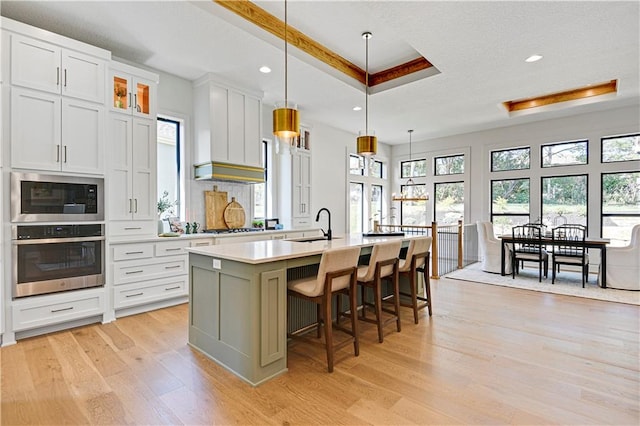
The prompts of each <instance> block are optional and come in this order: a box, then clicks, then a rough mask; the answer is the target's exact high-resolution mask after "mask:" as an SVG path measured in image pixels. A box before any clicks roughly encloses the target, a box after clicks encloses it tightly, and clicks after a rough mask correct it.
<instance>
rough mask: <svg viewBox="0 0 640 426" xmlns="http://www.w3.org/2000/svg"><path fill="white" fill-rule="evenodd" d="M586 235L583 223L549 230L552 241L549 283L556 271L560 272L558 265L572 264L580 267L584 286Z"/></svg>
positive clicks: (587, 263) (585, 274) (552, 282)
mask: <svg viewBox="0 0 640 426" xmlns="http://www.w3.org/2000/svg"><path fill="white" fill-rule="evenodd" d="M586 236H587V227H586V226H584V225H576V224H567V225H561V226H558V227H556V228H553V230H552V231H551V240H552V243H553V261H552V264H551V268H552V269H553V270H552V271H551V284H555V282H556V272H560V265H573V266H579V267H580V268H581V275H582V287H583V288H584V285H585V282H586V281H588V274H589V253H588V252H587V248H586V247H585V246H584V240H585V238H586Z"/></svg>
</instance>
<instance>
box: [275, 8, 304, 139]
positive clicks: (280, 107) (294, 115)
mask: <svg viewBox="0 0 640 426" xmlns="http://www.w3.org/2000/svg"><path fill="white" fill-rule="evenodd" d="M287 29H288V25H287V0H284V102H276V109H274V110H273V134H274V136H275V137H276V138H277V139H278V141H280V142H284V143H287V144H289V145H291V146H295V144H296V138H297V137H298V136H299V135H300V114H299V112H298V109H297V105H296V104H295V103H292V102H289V99H288V92H287V77H288V75H287V65H288V56H289V55H288V50H287V46H288V43H287Z"/></svg>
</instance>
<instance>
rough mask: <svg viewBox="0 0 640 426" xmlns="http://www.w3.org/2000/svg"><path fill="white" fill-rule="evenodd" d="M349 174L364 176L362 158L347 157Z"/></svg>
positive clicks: (357, 156) (355, 156)
mask: <svg viewBox="0 0 640 426" xmlns="http://www.w3.org/2000/svg"><path fill="white" fill-rule="evenodd" d="M349 173H350V174H352V175H360V176H364V158H363V157H361V156H359V155H353V154H351V155H350V156H349Z"/></svg>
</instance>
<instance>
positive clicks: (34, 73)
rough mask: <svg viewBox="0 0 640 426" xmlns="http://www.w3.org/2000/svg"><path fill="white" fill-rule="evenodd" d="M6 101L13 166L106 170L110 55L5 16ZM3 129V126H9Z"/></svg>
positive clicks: (81, 171) (8, 135) (4, 72)
mask: <svg viewBox="0 0 640 426" xmlns="http://www.w3.org/2000/svg"><path fill="white" fill-rule="evenodd" d="M1 22H2V78H3V83H5V84H6V85H7V86H8V87H7V88H5V89H3V92H2V94H3V103H4V105H9V113H8V114H7V116H8V117H10V118H9V123H7V122H6V120H5V121H4V123H3V124H4V125H7V124H8V126H7V127H8V128H9V129H8V131H7V132H6V133H3V134H5V135H7V137H8V139H9V140H10V144H11V167H13V168H22V169H34V170H46V171H62V172H71V173H88V174H103V173H104V151H103V150H104V137H105V131H106V129H105V114H106V111H105V88H106V81H107V80H106V69H107V64H108V62H109V60H110V59H111V53H110V52H108V51H106V50H103V49H100V48H97V47H95V46H90V45H87V44H85V43H82V42H79V41H76V40H72V39H69V38H66V37H63V36H60V35H58V34H53V33H50V32H48V31H44V30H41V29H38V28H34V27H31V26H29V25H25V24H22V23H20V22H16V21H12V20H10V19H6V18H2V21H1ZM3 127H4V126H3Z"/></svg>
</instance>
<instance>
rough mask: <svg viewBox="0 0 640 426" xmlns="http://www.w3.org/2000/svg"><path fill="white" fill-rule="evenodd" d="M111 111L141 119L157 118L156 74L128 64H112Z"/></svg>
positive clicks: (110, 74) (110, 73)
mask: <svg viewBox="0 0 640 426" xmlns="http://www.w3.org/2000/svg"><path fill="white" fill-rule="evenodd" d="M109 78H110V85H111V97H110V99H111V102H110V105H111V110H112V111H116V112H122V113H125V114H131V115H136V116H139V117H146V118H155V117H156V111H155V105H156V102H155V101H156V99H155V97H156V90H157V84H158V82H157V81H155V80H154V74H152V73H148V72H147V71H145V70H141V69H139V68H134V67H131V66H129V65H126V64H121V63H117V62H112V64H111V68H110V72H109Z"/></svg>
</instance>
